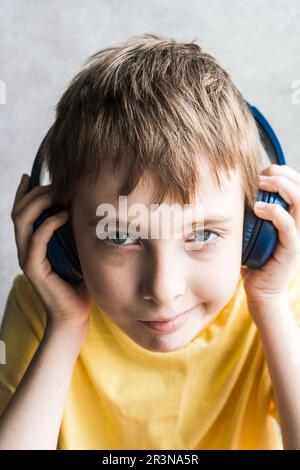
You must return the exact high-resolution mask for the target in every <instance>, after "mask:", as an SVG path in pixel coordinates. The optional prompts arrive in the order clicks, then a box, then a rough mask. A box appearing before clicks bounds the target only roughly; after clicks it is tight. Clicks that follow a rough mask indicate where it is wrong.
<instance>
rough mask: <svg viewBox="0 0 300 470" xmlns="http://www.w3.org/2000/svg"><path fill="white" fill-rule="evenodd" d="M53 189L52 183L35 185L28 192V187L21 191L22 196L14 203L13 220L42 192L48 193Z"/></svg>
mask: <svg viewBox="0 0 300 470" xmlns="http://www.w3.org/2000/svg"><path fill="white" fill-rule="evenodd" d="M24 184H25V183H24ZM51 190H52V185H51V184H48V185H44V186H35V187H34V188H33V189H31V190H30V191H29V192H28V187H27V190H25V192H22V193H21V196H20V197H19V198H18V200H17V201H16V202H15V203H14V205H13V208H12V212H11V218H12V220H14V219H15V218H16V217H17V216H18V215H19V214H20V212H22V211H23V210H24V209H25V207H26V206H27V205H29V204H31V203H32V201H33V200H34V199H35V198H36V197H40V196H41V195H42V194H45V193H48V192H49V191H51Z"/></svg>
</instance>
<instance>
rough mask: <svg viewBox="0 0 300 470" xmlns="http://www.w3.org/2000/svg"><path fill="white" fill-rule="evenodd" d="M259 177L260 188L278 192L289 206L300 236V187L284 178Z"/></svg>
mask: <svg viewBox="0 0 300 470" xmlns="http://www.w3.org/2000/svg"><path fill="white" fill-rule="evenodd" d="M264 178H266V179H263V180H262V179H261V177H259V187H260V188H261V189H262V190H265V191H271V192H278V194H279V195H280V196H281V197H282V198H283V199H284V200H285V201H286V202H287V203H288V204H289V206H290V207H289V209H288V212H289V213H290V214H291V216H292V217H293V218H294V220H295V224H296V228H297V231H298V233H299V235H300V186H297V185H296V184H295V183H293V182H292V181H291V180H289V179H287V178H286V177H283V176H264Z"/></svg>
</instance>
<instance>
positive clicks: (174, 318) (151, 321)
mask: <svg viewBox="0 0 300 470" xmlns="http://www.w3.org/2000/svg"><path fill="white" fill-rule="evenodd" d="M195 307H196V305H194V307H191V308H190V309H188V310H185V311H184V312H182V313H179V314H178V315H177V316H176V317H172V318H162V319H160V320H138V321H140V322H142V323H170V322H172V321H175V320H177V318H179V317H181V316H182V315H185V314H186V313H189V312H190V311H191V310H193V308H195Z"/></svg>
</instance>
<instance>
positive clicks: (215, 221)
mask: <svg viewBox="0 0 300 470" xmlns="http://www.w3.org/2000/svg"><path fill="white" fill-rule="evenodd" d="M104 217H105V216H104V215H97V216H95V217H93V218H92V219H90V220H89V225H96V224H97V223H98V222H99V221H100V220H102V219H103V218H104ZM115 220H116V222H117V223H119V222H125V221H123V220H122V219H119V218H118V217H116V219H115ZM233 221H234V217H232V216H229V215H227V216H226V215H221V214H220V215H213V216H208V217H205V218H204V224H203V220H194V221H193V222H192V226H193V227H195V226H198V225H204V226H205V227H212V226H214V225H227V224H228V223H230V222H233ZM107 222H114V219H111V218H108V219H107ZM129 224H131V222H128V223H127V227H128V225H129ZM188 225H190V222H188V223H187V224H185V227H186V226H188Z"/></svg>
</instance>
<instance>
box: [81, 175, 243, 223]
mask: <svg viewBox="0 0 300 470" xmlns="http://www.w3.org/2000/svg"><path fill="white" fill-rule="evenodd" d="M202 175H203V176H202V177H201V179H200V184H199V190H198V191H197V194H196V196H195V201H194V202H193V203H192V206H197V205H199V204H201V205H202V208H203V210H204V212H205V213H208V212H213V213H215V212H217V211H218V210H219V212H220V211H222V209H223V208H225V207H226V208H228V207H229V208H232V211H235V209H238V208H239V207H240V206H241V204H242V203H243V202H244V191H243V185H242V179H241V174H240V171H238V170H236V171H230V173H229V175H228V176H227V175H225V174H223V173H220V188H219V187H218V185H217V184H216V182H215V181H214V179H213V177H212V175H211V174H210V172H209V171H205V172H202ZM157 185H158V182H157V177H156V175H155V173H153V172H150V171H146V172H145V173H144V175H143V176H142V178H141V179H140V181H139V183H138V185H137V186H136V187H135V189H134V190H133V192H132V193H131V194H129V195H128V196H127V201H128V205H131V204H136V203H138V204H144V205H146V206H148V207H150V205H151V203H153V202H155V201H154V200H153V197H154V195H155V194H156V193H157ZM121 186H122V174H121V173H120V174H119V173H113V172H112V171H110V170H106V171H105V173H104V174H103V175H102V176H100V177H99V178H98V181H97V182H96V183H95V182H94V181H93V178H92V177H91V176H88V177H86V178H84V179H83V180H82V181H81V182H80V184H79V185H78V187H77V193H76V196H75V200H74V204H73V205H74V208H75V210H76V208H78V210H84V211H88V212H89V214H90V215H93V214H95V211H96V208H97V206H98V205H99V204H103V203H110V204H113V205H115V207H117V206H118V201H119V196H120V188H121ZM175 202H178V201H176V200H175V199H171V198H170V197H169V196H168V197H166V199H165V201H164V203H165V204H170V205H171V204H174V203H175Z"/></svg>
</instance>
